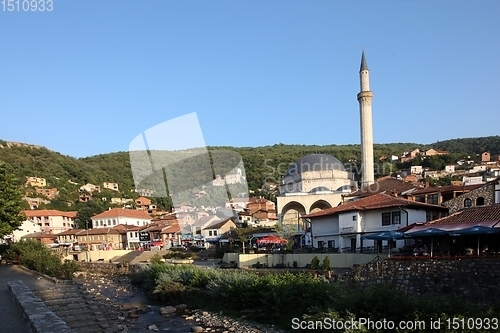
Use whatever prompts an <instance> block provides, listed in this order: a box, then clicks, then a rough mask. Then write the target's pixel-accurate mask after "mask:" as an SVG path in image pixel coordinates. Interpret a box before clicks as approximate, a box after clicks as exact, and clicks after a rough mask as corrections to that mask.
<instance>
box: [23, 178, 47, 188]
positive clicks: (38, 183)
mask: <svg viewBox="0 0 500 333" xmlns="http://www.w3.org/2000/svg"><path fill="white" fill-rule="evenodd" d="M25 186H32V187H45V186H47V180H46V179H45V178H39V177H27V180H26V184H25Z"/></svg>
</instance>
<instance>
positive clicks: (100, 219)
mask: <svg viewBox="0 0 500 333" xmlns="http://www.w3.org/2000/svg"><path fill="white" fill-rule="evenodd" d="M150 223H151V216H150V215H149V214H148V213H146V212H145V211H140V210H135V209H125V208H113V209H110V210H107V211H105V212H103V213H101V214H98V215H95V216H92V227H93V228H113V227H116V226H117V225H119V224H125V225H133V226H145V225H148V224H150Z"/></svg>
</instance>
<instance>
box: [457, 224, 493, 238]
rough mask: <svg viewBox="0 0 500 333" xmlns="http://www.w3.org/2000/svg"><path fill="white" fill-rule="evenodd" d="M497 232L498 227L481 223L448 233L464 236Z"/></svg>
mask: <svg viewBox="0 0 500 333" xmlns="http://www.w3.org/2000/svg"><path fill="white" fill-rule="evenodd" d="M497 232H500V229H497V228H491V227H485V226H482V225H476V226H473V227H469V228H465V229H460V230H455V231H453V232H452V233H450V234H451V235H452V236H465V235H484V234H495V233H497Z"/></svg>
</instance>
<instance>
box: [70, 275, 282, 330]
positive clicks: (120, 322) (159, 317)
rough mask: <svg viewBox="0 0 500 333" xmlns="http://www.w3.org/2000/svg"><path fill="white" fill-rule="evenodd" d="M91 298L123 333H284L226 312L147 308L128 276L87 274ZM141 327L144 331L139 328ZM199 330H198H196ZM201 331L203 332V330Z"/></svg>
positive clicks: (82, 278)
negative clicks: (228, 314) (107, 313)
mask: <svg viewBox="0 0 500 333" xmlns="http://www.w3.org/2000/svg"><path fill="white" fill-rule="evenodd" d="M77 280H78V282H79V283H81V284H82V285H83V287H85V289H86V290H87V292H88V294H89V296H92V297H93V299H94V301H96V302H98V303H101V304H102V305H104V306H103V308H105V309H107V311H108V312H109V316H110V317H111V318H114V320H115V321H116V325H117V327H119V330H120V331H121V332H130V333H136V332H137V333H138V332H146V331H150V332H151V331H153V332H155V331H166V332H169V333H186V332H204V333H205V332H208V333H281V332H283V331H280V330H277V329H275V328H273V327H268V326H265V325H260V324H256V323H254V322H251V321H247V320H246V318H245V317H244V316H242V317H240V318H239V319H233V318H230V317H227V316H224V314H223V312H222V311H220V312H219V313H211V312H208V311H203V310H193V309H190V308H189V306H188V305H186V304H177V305H175V306H151V305H147V302H148V299H147V297H146V295H145V294H144V293H143V291H142V290H141V289H138V288H137V287H135V286H133V285H132V284H131V283H130V279H129V278H128V277H126V276H111V275H110V276H105V275H103V274H99V273H90V272H88V273H85V275H83V274H82V276H80V278H79V279H77ZM139 327H140V329H139ZM193 328H196V329H197V331H194V330H193ZM199 329H201V330H199Z"/></svg>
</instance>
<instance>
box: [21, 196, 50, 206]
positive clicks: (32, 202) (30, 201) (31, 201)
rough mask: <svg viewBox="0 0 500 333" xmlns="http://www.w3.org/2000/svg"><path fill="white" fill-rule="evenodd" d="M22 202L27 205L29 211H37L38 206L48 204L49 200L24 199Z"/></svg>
mask: <svg viewBox="0 0 500 333" xmlns="http://www.w3.org/2000/svg"><path fill="white" fill-rule="evenodd" d="M23 200H24V201H26V202H27V203H28V206H29V207H30V209H38V206H40V205H41V204H42V203H44V204H48V203H50V201H49V200H46V199H41V198H28V197H24V198H23Z"/></svg>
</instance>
